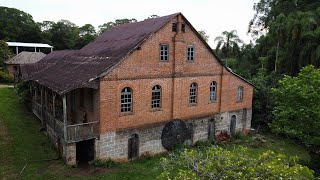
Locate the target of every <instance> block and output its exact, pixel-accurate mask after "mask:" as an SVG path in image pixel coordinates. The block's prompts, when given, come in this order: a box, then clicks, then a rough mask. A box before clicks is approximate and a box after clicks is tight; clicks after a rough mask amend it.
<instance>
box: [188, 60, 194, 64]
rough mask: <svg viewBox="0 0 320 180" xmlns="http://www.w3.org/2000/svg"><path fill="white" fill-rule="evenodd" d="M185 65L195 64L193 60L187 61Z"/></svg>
mask: <svg viewBox="0 0 320 180" xmlns="http://www.w3.org/2000/svg"><path fill="white" fill-rule="evenodd" d="M187 63H190V64H193V63H195V61H194V60H187Z"/></svg>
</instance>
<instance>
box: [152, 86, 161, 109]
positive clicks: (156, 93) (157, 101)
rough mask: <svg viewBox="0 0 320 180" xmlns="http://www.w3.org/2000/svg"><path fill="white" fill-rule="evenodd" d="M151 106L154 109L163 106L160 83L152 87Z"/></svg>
mask: <svg viewBox="0 0 320 180" xmlns="http://www.w3.org/2000/svg"><path fill="white" fill-rule="evenodd" d="M151 108H152V109H160V108H161V86H160V85H155V86H153V88H152V94H151Z"/></svg>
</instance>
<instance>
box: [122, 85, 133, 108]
mask: <svg viewBox="0 0 320 180" xmlns="http://www.w3.org/2000/svg"><path fill="white" fill-rule="evenodd" d="M121 112H132V90H131V89H130V88H128V87H126V88H124V89H122V91H121Z"/></svg>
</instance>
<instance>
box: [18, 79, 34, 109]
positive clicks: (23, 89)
mask: <svg viewBox="0 0 320 180" xmlns="http://www.w3.org/2000/svg"><path fill="white" fill-rule="evenodd" d="M17 93H18V96H19V101H20V102H22V103H25V104H28V103H31V92H30V84H29V82H24V81H22V82H20V83H18V84H17Z"/></svg>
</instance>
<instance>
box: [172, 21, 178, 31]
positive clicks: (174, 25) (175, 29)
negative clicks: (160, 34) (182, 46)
mask: <svg viewBox="0 0 320 180" xmlns="http://www.w3.org/2000/svg"><path fill="white" fill-rule="evenodd" d="M172 32H178V24H177V23H172Z"/></svg>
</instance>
